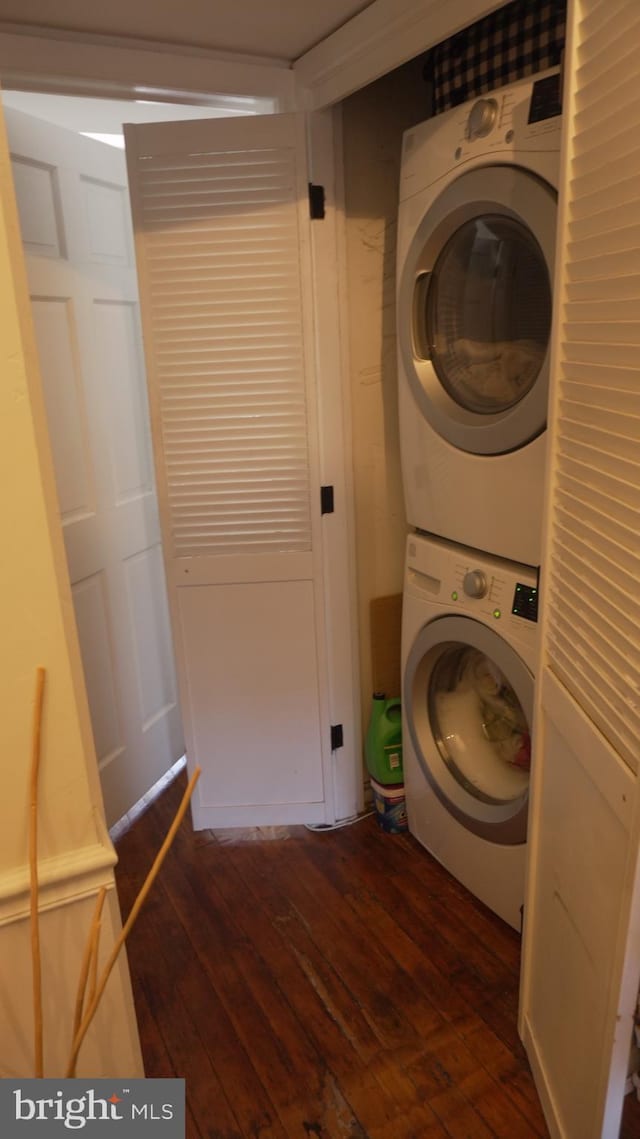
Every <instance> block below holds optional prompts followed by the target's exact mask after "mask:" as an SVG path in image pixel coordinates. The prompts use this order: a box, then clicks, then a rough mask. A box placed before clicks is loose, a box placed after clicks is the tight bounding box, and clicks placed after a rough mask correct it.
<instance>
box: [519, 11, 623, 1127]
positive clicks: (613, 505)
mask: <svg viewBox="0 0 640 1139" xmlns="http://www.w3.org/2000/svg"><path fill="white" fill-rule="evenodd" d="M570 25H571V40H570V45H571V48H570V51H569V52H568V55H567V59H566V72H567V85H566V86H567V90H566V91H565V108H564V114H565V130H566V132H567V138H566V154H565V158H564V163H565V165H564V173H563V181H562V187H561V195H560V219H559V230H558V234H559V235H558V244H559V248H558V255H557V264H558V266H559V270H558V277H557V281H556V290H555V295H556V311H555V313H554V321H555V324H554V346H553V356H552V360H553V363H552V371H553V383H552V396H551V408H550V417H549V418H550V444H551V445H550V454H551V460H550V472H549V479H550V484H549V499H548V525H547V545H546V552H545V557H544V560H543V566H542V583H543V590H542V600H543V636H542V659H541V667H540V673H539V701H538V709H537V717H536V744H535V749H534V765H533V790H532V806H531V826H530V843H529V846H530V871H529V889H528V897H527V901H526V905H525V923H526V928H525V935H526V940H525V951H524V960H525V969H524V979H523V989H522V998H523V999H522V1008H521V1031H522V1033H523V1036H524V1040H525V1044H526V1046H527V1050H528V1052H529V1055H530V1058H531V1060H532V1064H533V1067H534V1071H535V1072H536V1074H537V1077H538V1086H539V1087H540V1088H541V1089H542V1091H543V1099H544V1101H545V1103H546V1105H547V1110H548V1114H549V1117H550V1119H552V1120H553V1126H552V1128H551V1130H552V1134H554V1135H555V1134H559V1135H563V1136H565V1135H566V1136H567V1137H569V1136H577V1135H580V1136H581V1137H582V1139H600V1137H601V1136H604V1137H605V1139H614V1137H615V1136H617V1134H618V1123H619V1116H620V1110H621V1106H622V1093H623V1090H624V1084H625V1078H626V1075H627V1064H628V1060H629V1046H630V1041H631V1033H632V1026H633V1012H634V1005H635V1001H636V997H637V986H638V963H639V962H640V944H637V941H638V933H637V932H634V931H636V930H638V928H639V927H638V924H637V916H638V912H639V909H640V907H639V905H638V896H637V891H635V889H634V873H635V868H636V863H637V857H638V810H637V800H638V780H637V771H638V760H639V755H640V590H639V583H640V84H639V83H638V58H639V57H640V6H639V5H638V4H635V3H630V2H629V0H582V2H579V3H576V4H574V5H573V6H572V8H570ZM634 915H635V916H634ZM634 940H635V942H636V944H635V945H634Z"/></svg>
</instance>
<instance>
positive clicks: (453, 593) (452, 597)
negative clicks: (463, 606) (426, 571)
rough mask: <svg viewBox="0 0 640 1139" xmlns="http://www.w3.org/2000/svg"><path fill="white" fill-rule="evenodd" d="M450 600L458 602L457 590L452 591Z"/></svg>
mask: <svg viewBox="0 0 640 1139" xmlns="http://www.w3.org/2000/svg"><path fill="white" fill-rule="evenodd" d="M451 600H452V601H457V600H458V590H457V589H454V590H453V591H452V593H451Z"/></svg>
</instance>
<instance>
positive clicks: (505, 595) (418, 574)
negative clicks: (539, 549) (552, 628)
mask: <svg viewBox="0 0 640 1139" xmlns="http://www.w3.org/2000/svg"><path fill="white" fill-rule="evenodd" d="M405 586H406V588H408V589H410V590H411V591H412V592H415V593H416V594H418V595H420V596H423V597H424V598H425V600H429V601H430V602H431V603H432V604H435V605H441V606H442V607H443V608H444V609H446V610H447V611H448V612H450V613H455V612H456V611H460V612H464V613H466V614H467V615H468V616H470V617H476V618H477V619H478V620H481V621H484V622H486V623H487V624H490V625H492V626H494V627H500V626H508V628H509V629H510V630H511V633H512V634H513V635H516V636H517V637H518V638H519V639H521V640H526V641H527V642H531V643H533V642H534V641H535V639H536V636H537V628H536V625H537V620H538V571H537V569H536V568H535V567H533V566H524V565H520V564H519V563H517V562H510V561H507V560H506V559H504V558H496V557H493V556H492V555H491V554H485V553H483V552H481V551H479V550H473V549H471V548H469V547H467V546H458V545H456V544H455V543H453V542H446V541H445V540H444V539H442V538H436V537H435V536H432V535H428V536H427V535H426V534H422V533H420V532H418V533H417V534H415V535H412V536H410V537H409V540H408V542H407V569H406V579H405ZM504 631H505V633H506V632H507V629H506V628H505V630H504Z"/></svg>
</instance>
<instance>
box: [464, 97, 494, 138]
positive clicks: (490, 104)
mask: <svg viewBox="0 0 640 1139" xmlns="http://www.w3.org/2000/svg"><path fill="white" fill-rule="evenodd" d="M497 114H498V104H497V101H496V100H495V99H478V101H477V102H476V103H474V104H473V106H472V108H471V110H470V111H469V118H468V119H467V138H469V139H474V138H484V137H485V135H488V134H489V132H490V131H491V130H492V129H493V126H494V123H495V121H496V117H497Z"/></svg>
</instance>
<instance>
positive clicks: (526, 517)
mask: <svg viewBox="0 0 640 1139" xmlns="http://www.w3.org/2000/svg"><path fill="white" fill-rule="evenodd" d="M559 98H560V78H559V75H558V74H557V73H555V72H554V73H549V74H546V75H545V76H544V77H541V78H538V79H529V80H526V81H524V82H521V83H518V84H514V85H512V86H509V87H504V88H502V89H501V90H499V91H496V92H495V94H494V95H492V96H490V97H486V98H483V99H478V100H477V101H476V102H474V103H469V104H466V105H465V106H463V107H458V108H455V109H454V110H452V111H448V112H446V113H445V114H442V115H439V116H437V117H436V118H434V119H430V120H428V121H427V122H425V123H421V124H419V125H418V126H416V127H414V128H413V129H412V130H410V131H407V132H406V133H405V135H404V139H403V151H402V166H401V176H400V206H399V216H398V261H397V281H398V285H397V291H398V295H397V301H398V305H397V330H398V373H399V411H400V450H401V458H402V468H403V480H404V490H405V500H406V508H407V520H408V522H409V523H410V525H411V526H413V527H415V528H416V529H419V530H424V531H426V532H429V533H435V534H438V535H440V536H441V537H444V538H449V539H451V540H452V541H457V542H462V543H464V544H466V545H470V546H474V547H476V548H478V549H482V550H488V551H490V552H491V553H493V554H497V555H498V556H500V557H506V558H511V559H513V560H514V561H519V562H523V563H525V564H528V565H537V564H539V561H540V546H541V525H542V507H543V497H544V475H545V426H546V417H547V398H548V381H549V338H550V330H551V315H552V280H553V265H554V250H555V237H556V213H557V184H558V168H559V151H560V124H561V118H560V115H559V110H560V103H559Z"/></svg>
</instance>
